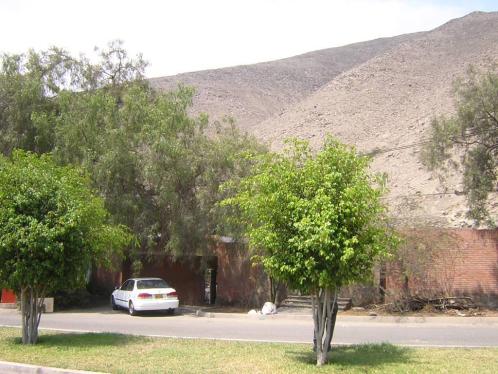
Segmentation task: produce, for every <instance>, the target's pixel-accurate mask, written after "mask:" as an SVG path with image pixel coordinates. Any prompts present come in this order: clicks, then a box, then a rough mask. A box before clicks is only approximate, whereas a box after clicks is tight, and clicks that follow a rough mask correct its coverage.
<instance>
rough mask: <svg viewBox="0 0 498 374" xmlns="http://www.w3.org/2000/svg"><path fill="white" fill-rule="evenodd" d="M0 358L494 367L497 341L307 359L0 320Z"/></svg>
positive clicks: (497, 368) (118, 365)
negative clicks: (24, 333) (34, 328)
mask: <svg viewBox="0 0 498 374" xmlns="http://www.w3.org/2000/svg"><path fill="white" fill-rule="evenodd" d="M0 360H4V361H14V362H23V363H30V364H37V365H45V366H54V367H60V368H71V369H80V370H94V371H103V372H112V373H238V374H242V373H272V374H276V373H450V372H451V373H496V372H498V349H495V348H489V349H428V348H427V349H425V348H424V349H421V348H417V349H412V348H402V347H397V346H393V345H390V344H380V345H363V346H352V347H335V348H334V349H333V352H332V353H331V355H330V362H329V364H327V365H326V366H324V367H322V368H317V367H315V366H314V361H315V356H314V354H313V352H312V351H311V345H304V344H303V345H301V344H276V343H242V342H241V343H239V342H224V341H210V340H187V339H161V338H147V337H135V336H128V335H119V334H66V333H57V332H42V333H41V336H40V340H39V343H38V344H37V345H35V346H23V345H22V344H21V343H20V330H19V329H14V328H0Z"/></svg>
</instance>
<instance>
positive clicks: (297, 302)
mask: <svg viewBox="0 0 498 374" xmlns="http://www.w3.org/2000/svg"><path fill="white" fill-rule="evenodd" d="M281 306H283V307H289V308H309V309H311V308H312V303H311V297H310V296H301V295H290V296H289V297H288V298H287V299H285V300H284V301H282V303H281ZM337 306H338V308H339V310H348V309H350V308H351V306H352V302H351V299H350V298H338V299H337Z"/></svg>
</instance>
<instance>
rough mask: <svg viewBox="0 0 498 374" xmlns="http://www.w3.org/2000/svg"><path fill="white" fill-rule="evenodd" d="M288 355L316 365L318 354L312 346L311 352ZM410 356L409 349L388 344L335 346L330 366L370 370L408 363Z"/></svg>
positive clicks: (329, 361)
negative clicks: (370, 368) (358, 367)
mask: <svg viewBox="0 0 498 374" xmlns="http://www.w3.org/2000/svg"><path fill="white" fill-rule="evenodd" d="M287 354H288V355H291V356H293V357H294V359H295V360H296V361H298V362H301V363H306V364H316V353H315V352H313V351H312V349H311V344H310V351H309V352H292V351H288V352H287ZM410 356H411V355H410V349H409V348H404V347H398V346H395V345H392V344H388V343H382V344H361V345H348V346H333V347H332V351H331V352H330V353H329V357H328V358H329V360H328V364H329V365H334V366H336V367H338V368H341V367H343V368H347V367H351V366H364V367H366V368H368V367H375V366H382V365H385V364H390V363H408V362H410V358H411V357H410Z"/></svg>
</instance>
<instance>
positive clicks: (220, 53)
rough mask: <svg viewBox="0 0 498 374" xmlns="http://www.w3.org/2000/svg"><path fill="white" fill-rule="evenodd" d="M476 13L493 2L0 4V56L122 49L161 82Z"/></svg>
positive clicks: (496, 5)
mask: <svg viewBox="0 0 498 374" xmlns="http://www.w3.org/2000/svg"><path fill="white" fill-rule="evenodd" d="M475 10H482V11H498V0H496V1H490V0H480V1H472V0H470V1H463V0H456V1H448V0H443V1H426V0H421V1H415V0H349V1H345V0H344V1H335V0H169V1H159V0H157V1H156V0H142V1H141V2H138V1H131V0H105V1H102V0H72V1H67V0H44V1H36V0H1V1H0V35H2V38H1V39H0V51H2V52H7V53H20V52H23V51H26V50H27V49H28V48H35V49H45V48H47V47H49V46H51V45H57V46H61V47H64V48H66V49H68V50H70V51H71V52H73V53H79V52H84V53H86V54H89V55H91V53H92V51H93V47H94V46H103V45H105V44H106V43H107V42H109V41H111V40H113V39H121V40H123V41H124V42H125V46H126V47H127V48H128V49H129V51H130V52H132V53H137V52H142V53H143V55H144V57H145V58H146V59H147V60H148V61H149V62H150V67H149V69H148V72H147V74H148V76H161V75H171V74H176V73H180V72H186V71H195V70H203V69H209V68H217V67H225V66H232V65H239V64H248V63H255V62H261V61H268V60H273V59H277V58H283V57H288V56H292V55H296V54H300V53H304V52H308V51H313V50H317V49H323V48H330V47H334V46H339V45H344V44H349V43H353V42H357V41H363V40H369V39H374V38H378V37H385V36H394V35H399V34H403V33H408V32H415V31H423V30H430V29H432V28H434V27H437V26H439V25H441V24H443V23H445V22H447V21H449V20H450V19H453V18H456V17H461V16H463V15H465V14H467V13H470V12H472V11H475Z"/></svg>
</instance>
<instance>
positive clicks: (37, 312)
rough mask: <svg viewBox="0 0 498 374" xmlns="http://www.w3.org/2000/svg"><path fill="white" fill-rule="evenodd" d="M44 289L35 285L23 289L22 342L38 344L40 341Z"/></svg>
mask: <svg viewBox="0 0 498 374" xmlns="http://www.w3.org/2000/svg"><path fill="white" fill-rule="evenodd" d="M43 293H44V292H43V291H42V290H40V289H38V288H35V287H23V288H22V289H21V315H22V342H23V344H36V342H37V341H38V326H39V325H40V318H41V312H42V307H43V301H44V295H43Z"/></svg>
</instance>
